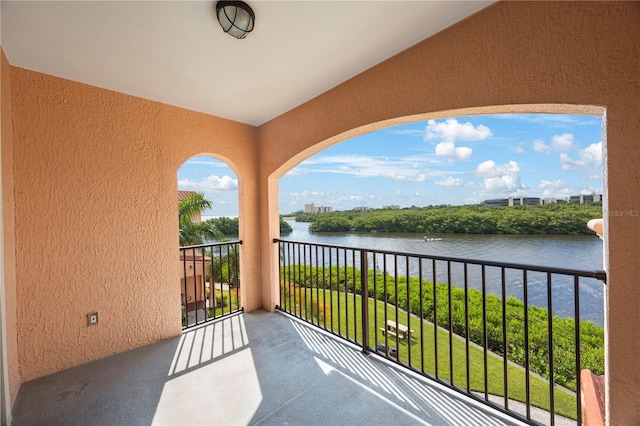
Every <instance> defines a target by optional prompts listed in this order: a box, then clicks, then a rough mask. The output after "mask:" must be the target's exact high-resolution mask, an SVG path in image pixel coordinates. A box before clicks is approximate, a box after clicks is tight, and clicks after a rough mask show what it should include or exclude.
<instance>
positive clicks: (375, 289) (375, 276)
mask: <svg viewBox="0 0 640 426" xmlns="http://www.w3.org/2000/svg"><path fill="white" fill-rule="evenodd" d="M376 254H377V253H376V252H375V251H374V252H373V330H374V334H373V335H374V342H373V344H374V347H375V348H376V351H377V350H378V274H377V271H378V257H377V256H376ZM367 291H368V289H367ZM367 303H368V302H367Z"/></svg>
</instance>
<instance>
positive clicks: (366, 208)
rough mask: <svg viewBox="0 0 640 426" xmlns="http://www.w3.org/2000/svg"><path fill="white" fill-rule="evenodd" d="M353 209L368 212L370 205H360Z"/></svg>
mask: <svg viewBox="0 0 640 426" xmlns="http://www.w3.org/2000/svg"><path fill="white" fill-rule="evenodd" d="M353 210H355V211H359V212H368V211H369V210H371V207H367V206H360V207H354V208H353Z"/></svg>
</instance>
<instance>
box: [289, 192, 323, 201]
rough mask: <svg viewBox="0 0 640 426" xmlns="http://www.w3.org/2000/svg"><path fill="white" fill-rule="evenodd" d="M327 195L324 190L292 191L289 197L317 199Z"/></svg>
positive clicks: (294, 198)
mask: <svg viewBox="0 0 640 426" xmlns="http://www.w3.org/2000/svg"><path fill="white" fill-rule="evenodd" d="M324 195H326V194H325V193H324V192H320V191H302V192H290V193H289V197H290V198H291V199H292V200H296V201H299V200H311V199H316V198H319V197H322V196H324Z"/></svg>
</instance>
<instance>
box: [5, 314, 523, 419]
mask: <svg viewBox="0 0 640 426" xmlns="http://www.w3.org/2000/svg"><path fill="white" fill-rule="evenodd" d="M285 423H288V424H452V425H456V424H469V425H472V424H477V425H505V424H520V423H519V422H518V421H517V420H514V419H512V418H510V417H507V416H506V415H504V414H503V413H500V412H497V411H493V410H491V409H489V408H488V407H484V406H482V405H481V404H479V403H477V402H476V401H473V400H471V399H469V398H466V397H464V396H462V395H459V394H457V393H455V392H453V391H451V390H449V389H446V388H445V387H443V386H441V385H439V384H437V383H434V382H431V381H428V380H425V379H424V378H421V377H419V376H417V375H414V374H412V373H410V372H408V371H406V370H403V369H400V368H398V366H397V365H394V364H393V363H390V362H388V361H386V360H384V359H383V358H381V357H379V356H376V355H371V356H366V355H363V354H362V352H361V350H360V349H359V348H357V347H356V346H354V345H351V344H349V343H347V342H344V341H342V340H340V339H338V338H336V337H335V336H332V335H330V334H328V333H326V332H323V331H321V330H318V329H317V327H313V326H311V325H309V324H306V323H304V322H302V321H299V320H296V319H294V318H292V317H291V316H289V315H286V314H282V313H266V312H265V311H256V312H252V313H249V314H237V315H232V316H227V317H225V318H222V319H219V320H216V321H214V322H211V323H207V324H205V325H203V326H200V327H197V328H193V329H190V330H187V331H185V333H184V334H183V336H182V337H180V338H174V339H169V340H165V341H162V342H158V343H155V344H152V345H148V346H145V347H142V348H139V349H135V350H132V351H129V352H125V353H121V354H118V355H113V356H111V357H108V358H104V359H101V360H98V361H94V362H91V363H89V364H85V365H82V366H79V367H74V368H71V369H68V370H65V371H62V372H59V373H55V374H52V375H49V376H46V377H42V378H39V379H36V380H33V381H30V382H27V383H25V384H24V385H23V386H22V388H21V390H20V393H19V395H18V399H17V401H16V405H15V408H14V424H15V425H16V426H20V425H33V424H48V425H52V424H65V425H80V424H83V425H87V424H91V425H97V424H104V425H113V424H285Z"/></svg>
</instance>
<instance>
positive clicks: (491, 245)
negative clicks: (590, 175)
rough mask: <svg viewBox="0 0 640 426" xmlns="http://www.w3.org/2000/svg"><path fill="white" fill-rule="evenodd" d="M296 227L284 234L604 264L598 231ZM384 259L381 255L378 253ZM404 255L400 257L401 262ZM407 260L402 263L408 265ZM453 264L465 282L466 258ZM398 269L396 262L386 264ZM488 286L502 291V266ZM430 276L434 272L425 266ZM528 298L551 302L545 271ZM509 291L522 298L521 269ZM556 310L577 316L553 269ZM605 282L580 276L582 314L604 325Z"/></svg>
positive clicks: (561, 263) (474, 279) (582, 266)
mask: <svg viewBox="0 0 640 426" xmlns="http://www.w3.org/2000/svg"><path fill="white" fill-rule="evenodd" d="M289 224H290V225H291V227H292V228H293V232H292V233H291V234H289V235H287V236H286V237H283V239H284V240H290V241H301V242H310V243H321V244H329V245H337V246H345V247H353V248H364V249H374V250H383V251H394V252H405V253H415V254H426V255H433V256H445V257H455V258H464V259H476V260H489V261H494V262H508V263H522V264H528V265H535V266H548V267H554V268H565V269H578V270H586V271H593V270H599V269H603V265H602V262H603V261H602V259H603V257H602V252H603V244H602V240H600V239H599V238H598V237H596V236H595V235H593V236H591V235H587V236H585V235H472V234H469V235H467V234H442V235H437V236H438V237H441V238H442V240H441V241H430V242H427V241H424V234H393V233H377V234H361V233H311V232H309V224H308V223H302V222H294V221H290V222H289ZM376 261H377V262H378V264H381V260H380V259H376ZM400 262H401V261H399V263H400ZM403 265H404V264H402V265H400V266H403ZM456 265H457V266H460V267H459V268H454V272H453V281H452V282H454V283H455V282H457V283H460V282H463V277H462V274H463V269H462V265H461V264H456ZM405 266H408V267H409V269H410V271H411V274H412V275H413V276H415V275H414V274H415V273H416V271H417V268H418V266H417V262H416V263H414V264H409V265H405ZM387 267H388V268H389V270H393V265H389V264H388V265H387ZM436 269H437V281H438V282H447V277H446V264H443V266H442V267H441V266H438V267H437V268H436ZM486 273H487V275H486V276H487V290H488V292H489V293H493V294H498V295H499V294H500V293H501V285H500V283H501V278H500V270H499V269H497V268H495V269H492V268H488V269H487V270H486ZM424 274H426V276H427V278H429V277H430V275H429V274H431V272H428V273H427V272H424ZM468 274H469V283H470V284H469V285H470V287H472V288H480V286H481V278H480V276H481V275H480V267H474V266H473V265H470V266H469V268H468ZM527 278H528V279H527V281H528V283H529V286H528V298H529V302H530V304H532V305H536V306H541V307H546V306H547V281H546V274H543V273H536V272H530V273H529V274H528V277H527ZM507 281H508V286H507V295H508V296H515V297H518V298H519V299H521V300H522V299H523V287H524V286H523V279H522V274H521V273H520V272H517V271H513V270H510V271H508V272H507ZM552 295H553V300H552V303H553V313H554V315H558V316H561V317H572V318H573V317H574V311H575V308H574V306H575V304H574V300H575V298H574V287H573V279H572V278H570V277H564V276H559V275H555V274H554V275H553V290H552ZM603 300H604V284H603V283H602V282H600V281H598V280H595V279H585V278H581V279H580V318H581V320H590V321H593V322H595V323H596V324H598V325H600V326H603V325H604V303H603Z"/></svg>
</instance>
